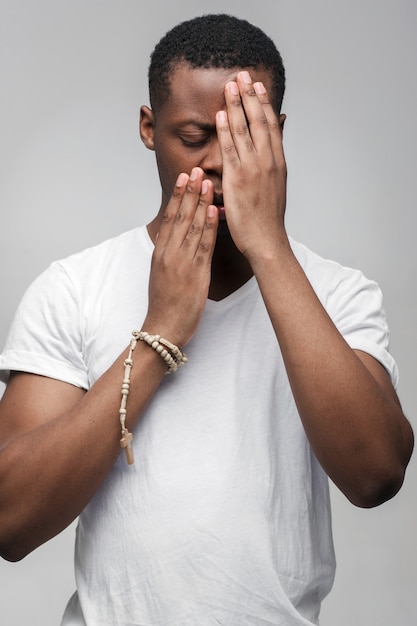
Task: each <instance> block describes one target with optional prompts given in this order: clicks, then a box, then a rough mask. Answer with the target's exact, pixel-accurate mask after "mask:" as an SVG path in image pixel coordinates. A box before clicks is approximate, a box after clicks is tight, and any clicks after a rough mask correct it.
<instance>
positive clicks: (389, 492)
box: [346, 468, 405, 509]
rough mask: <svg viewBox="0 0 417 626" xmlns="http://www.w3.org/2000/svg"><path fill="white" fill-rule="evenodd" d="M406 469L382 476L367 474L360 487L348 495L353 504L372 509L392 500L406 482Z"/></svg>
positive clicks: (399, 469)
mask: <svg viewBox="0 0 417 626" xmlns="http://www.w3.org/2000/svg"><path fill="white" fill-rule="evenodd" d="M404 476H405V469H404V468H398V470H397V471H395V472H394V471H391V472H390V473H385V474H384V475H382V476H370V475H368V476H366V477H365V478H364V479H363V480H362V481H361V484H360V486H359V487H357V488H356V489H354V490H353V491H352V492H350V493H347V494H346V496H347V498H348V499H349V500H350V502H351V503H352V504H354V505H355V506H357V507H359V508H363V509H371V508H374V507H377V506H380V505H381V504H384V503H385V502H387V501H388V500H391V499H392V498H393V497H394V496H395V495H396V494H397V493H398V492H399V491H400V489H401V487H402V484H403V482H404Z"/></svg>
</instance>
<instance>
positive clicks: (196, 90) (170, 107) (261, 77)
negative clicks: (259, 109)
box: [161, 63, 272, 117]
mask: <svg viewBox="0 0 417 626" xmlns="http://www.w3.org/2000/svg"><path fill="white" fill-rule="evenodd" d="M242 69H247V70H248V71H249V73H250V75H251V77H252V80H253V81H254V82H257V81H262V82H263V83H264V84H265V87H266V89H267V90H268V91H269V92H270V91H271V86H272V80H271V75H270V73H269V72H268V71H267V70H259V69H258V70H255V69H254V68H227V69H225V68H213V67H211V68H193V67H191V66H190V65H189V64H188V63H180V64H178V65H176V66H175V67H174V68H173V70H172V73H171V76H170V89H169V95H168V98H167V99H166V101H165V102H164V104H163V105H162V107H161V112H162V110H164V109H165V112H166V113H169V115H173V116H177V115H180V116H181V117H182V116H183V115H190V113H193V114H194V115H202V116H206V115H210V116H214V115H215V114H216V112H217V111H219V110H220V109H223V108H225V104H226V103H225V98H224V88H225V85H226V83H228V82H229V81H231V80H236V76H237V74H238V72H239V71H241V70H242Z"/></svg>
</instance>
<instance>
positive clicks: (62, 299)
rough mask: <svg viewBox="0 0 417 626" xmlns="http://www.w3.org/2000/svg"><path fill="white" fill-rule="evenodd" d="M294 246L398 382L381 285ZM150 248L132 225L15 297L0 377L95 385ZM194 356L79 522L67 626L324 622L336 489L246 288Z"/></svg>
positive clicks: (126, 326) (327, 298) (254, 294)
mask: <svg viewBox="0 0 417 626" xmlns="http://www.w3.org/2000/svg"><path fill="white" fill-rule="evenodd" d="M292 246H293V250H294V252H295V254H296V256H297V258H298V260H299V262H300V263H301V265H302V267H303V269H304V271H305V272H306V274H307V276H308V278H309V280H310V282H311V284H312V285H313V287H314V289H315V291H316V293H317V295H318V297H319V298H320V300H321V302H322V303H323V305H324V306H325V308H326V309H327V311H328V313H329V314H330V316H331V318H332V319H333V321H334V323H335V324H336V326H337V327H338V328H339V330H340V332H341V333H342V334H343V336H344V337H345V339H346V341H347V342H348V343H349V344H350V345H351V346H352V347H353V348H356V349H360V350H363V351H365V352H368V353H369V354H371V355H373V356H374V357H375V358H376V359H378V360H379V361H380V362H381V363H382V364H383V365H384V366H385V367H386V369H387V370H388V372H389V373H390V375H391V378H392V380H393V383H394V385H396V383H397V376H398V374H397V369H396V365H395V363H394V361H393V359H392V357H391V356H390V354H389V353H388V331H387V326H386V320H385V315H384V312H383V310H382V298H381V292H380V290H379V288H378V286H377V285H376V284H375V283H374V282H372V281H369V280H367V279H366V278H365V277H364V276H363V275H362V274H361V273H360V272H358V271H356V270H351V269H348V268H344V267H342V266H340V265H338V264H337V263H334V262H332V261H328V260H324V259H322V258H320V257H319V256H317V255H315V254H314V253H312V252H311V251H309V250H308V249H307V248H305V247H304V246H302V245H301V244H299V243H296V242H294V241H292ZM152 250H153V245H152V242H151V240H150V239H149V236H148V234H147V230H146V228H145V227H140V228H137V229H134V230H132V231H129V232H127V233H124V234H123V235H121V236H119V237H116V238H114V239H112V240H109V241H106V242H104V243H103V244H101V245H99V246H96V247H94V248H90V249H89V250H86V251H84V252H82V253H79V254H77V255H73V256H72V257H70V258H68V259H66V260H63V261H60V262H57V263H54V264H52V266H51V267H50V268H49V269H48V270H47V271H46V272H45V273H44V274H43V275H41V276H40V277H39V278H38V279H37V280H36V281H35V282H34V283H33V285H32V286H31V287H30V288H29V290H28V291H27V293H26V294H25V296H24V298H23V300H22V303H21V306H20V307H19V310H18V312H17V314H16V317H15V321H14V323H13V326H12V328H11V331H10V334H9V338H8V340H7V343H6V346H5V349H4V352H3V354H2V355H1V357H0V368H1V369H3V370H4V374H3V377H4V378H5V377H7V370H22V371H26V372H32V373H36V374H42V375H45V376H50V377H53V378H57V379H60V380H64V381H66V382H69V383H72V384H74V385H78V386H81V387H84V388H87V389H88V388H89V387H90V386H91V385H93V384H94V382H95V381H96V380H97V378H98V377H99V376H100V375H101V374H102V373H103V372H104V371H105V370H106V369H107V368H108V367H109V366H110V365H111V363H112V362H113V361H114V360H115V358H116V357H117V356H118V355H119V354H120V353H121V351H122V350H123V349H124V348H125V347H126V346H127V344H128V342H129V339H130V334H131V331H132V330H133V329H135V328H140V326H141V324H142V321H143V319H144V317H145V315H146V311H147V290H148V277H149V268H150V261H151V255H152ZM311 332H314V328H312V329H311ZM186 352H187V355H188V357H189V363H188V364H187V365H186V366H185V367H183V368H181V369H180V370H178V372H176V373H175V375H171V376H167V377H165V378H164V380H163V382H162V384H161V386H160V388H159V389H158V392H157V393H156V395H155V396H154V398H153V399H152V401H151V403H150V404H149V406H148V408H147V410H146V412H145V414H144V415H143V416H142V418H141V420H140V422H139V423H138V425H137V427H136V429H135V437H134V453H135V464H134V465H133V466H128V465H127V464H126V461H125V458H124V455H122V456H121V458H119V460H118V461H117V462H116V464H115V466H114V468H113V470H112V471H111V472H110V474H109V476H108V477H107V479H106V480H105V481H104V483H103V485H102V487H101V488H100V489H99V491H98V492H97V494H96V495H95V496H94V498H93V499H92V500H91V502H90V503H89V504H88V505H87V507H86V508H85V510H84V511H83V512H82V514H81V515H80V518H79V524H78V528H77V538H76V556H75V568H76V581H77V592H76V594H75V595H74V596H73V598H72V599H71V601H70V602H69V604H68V607H67V610H66V612H65V615H64V618H63V622H62V625H63V626H85V625H86V626H118V625H120V626H128V625H129V626H132V625H137V626H139V625H140V626H145V625H146V626H211V625H213V626H214V625H218V624H223V625H225V626H226V625H227V626H249V625H251V626H266V625H271V626H272V625H273V626H278V625H279V626H281V625H282V626H302V625H304V626H305V625H309V624H310V625H311V624H317V623H318V614H319V610H320V603H321V600H322V599H323V597H324V596H325V595H326V594H327V593H328V591H329V590H330V588H331V585H332V582H333V577H334V567H335V564H334V553H333V545H332V536H331V522H330V504H329V493H328V481H327V476H326V475H325V473H324V472H323V470H322V469H321V467H320V466H319V464H318V462H317V460H316V459H315V457H314V455H313V453H312V451H311V449H310V446H309V443H308V441H307V438H306V436H305V432H304V429H303V427H302V424H301V421H300V418H299V416H298V413H297V410H296V407H295V404H294V400H293V396H292V393H291V390H290V386H289V383H288V378H287V375H286V371H285V367H284V364H283V361H282V357H281V354H280V351H279V347H278V343H277V341H276V338H275V335H274V332H273V329H272V326H271V322H270V320H269V317H268V314H267V312H266V309H265V306H264V303H263V300H262V297H261V295H260V292H259V289H258V286H257V282H256V280H255V279H254V278H252V279H250V280H249V281H248V282H247V283H246V284H245V285H244V286H243V287H241V288H240V289H238V290H237V291H236V292H234V293H232V294H231V295H230V296H228V297H227V298H225V299H223V300H221V301H220V302H215V301H211V300H208V301H207V304H206V308H205V311H204V314H203V318H202V320H201V323H200V326H199V328H198V331H197V333H196V335H195V336H194V338H193V339H192V341H191V342H190V343H189V344H188V345H187V348H186ZM318 366H319V364H318ZM115 419H118V416H117V415H116V416H115Z"/></svg>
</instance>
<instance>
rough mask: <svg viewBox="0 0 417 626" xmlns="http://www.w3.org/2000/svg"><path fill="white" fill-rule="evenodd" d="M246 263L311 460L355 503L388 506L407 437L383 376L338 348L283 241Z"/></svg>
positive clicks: (399, 474)
mask: <svg viewBox="0 0 417 626" xmlns="http://www.w3.org/2000/svg"><path fill="white" fill-rule="evenodd" d="M251 264H252V267H253V269H254V272H255V275H256V277H257V280H258V283H259V286H260V289H261V292H262V295H263V298H264V301H265V305H266V307H267V310H268V312H269V315H270V318H271V321H272V324H273V326H274V329H275V332H276V335H277V339H278V342H279V345H280V349H281V352H282V355H283V359H284V362H285V366H286V369H287V373H288V377H289V381H290V384H291V388H292V391H293V394H294V398H295V402H296V404H297V408H298V411H299V414H300V417H301V420H302V422H303V425H304V428H305V431H306V434H307V437H308V439H309V441H310V444H311V446H312V448H313V450H314V453H315V455H316V456H317V458H318V460H319V461H320V463H321V464H322V466H323V468H324V469H325V471H326V472H327V473H328V475H329V476H330V477H331V478H332V480H333V481H334V482H335V483H336V484H337V485H338V486H339V488H340V489H341V490H342V491H343V492H344V493H345V495H346V496H347V497H348V498H349V499H350V500H351V501H352V502H354V503H355V504H358V505H360V506H372V505H374V504H378V503H380V502H381V501H383V500H386V499H388V498H389V497H391V496H392V495H394V493H395V492H396V491H397V490H398V489H399V487H400V486H401V483H402V480H403V474H404V470H405V467H406V465H407V462H408V460H409V456H410V454H411V449H412V433H411V429H410V426H409V424H408V422H407V420H406V419H405V418H404V416H403V413H402V411H401V407H400V405H399V402H398V400H397V398H396V395H395V393H394V391H393V390H392V392H391V384H390V383H389V381H388V377H387V375H386V373H385V372H383V371H382V368H381V372H377V368H378V367H379V366H378V364H376V363H375V371H371V370H370V368H369V367H367V366H366V365H365V363H366V364H368V363H369V365H370V366H371V367H372V369H373V367H374V366H373V365H372V364H371V361H372V359H371V358H370V357H367V355H363V358H360V357H359V356H358V353H355V352H354V351H353V350H352V349H351V348H350V347H349V345H348V344H347V343H346V342H345V340H344V339H343V337H342V336H341V334H340V333H339V331H338V330H337V328H336V327H335V325H334V324H333V322H332V320H331V319H330V317H329V316H328V314H327V313H326V311H325V310H324V308H323V306H322V305H321V303H320V301H319V300H318V298H317V296H316V294H315V292H314V290H313V289H312V287H311V285H310V283H309V281H308V280H307V277H306V276H305V274H304V272H303V270H302V268H301V266H300V265H299V263H298V261H297V260H296V258H295V256H294V255H293V253H292V251H291V249H290V246H289V244H288V242H287V241H286V238H285V236H283V238H282V241H281V245H280V246H278V248H277V249H276V251H275V252H274V255H271V256H270V257H269V258H265V257H264V256H262V255H259V256H258V257H257V258H256V259H255V258H253V259H251ZM366 359H368V361H367V360H366ZM374 374H375V375H374Z"/></svg>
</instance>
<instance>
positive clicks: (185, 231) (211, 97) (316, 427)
mask: <svg viewBox="0 0 417 626" xmlns="http://www.w3.org/2000/svg"><path fill="white" fill-rule="evenodd" d="M248 69H249V70H250V73H249V72H248V71H247V70H248ZM268 90H270V77H269V75H268V73H267V72H261V71H255V70H253V68H246V70H245V71H239V70H238V69H236V70H218V69H199V70H193V69H191V68H190V67H189V66H187V65H184V64H182V65H179V66H177V67H176V68H175V69H174V71H173V74H172V77H171V92H170V94H169V97H168V98H167V100H166V102H165V103H164V104H163V105H162V106H161V108H160V109H159V110H158V111H157V113H156V115H155V114H154V113H152V112H151V111H150V109H148V108H147V107H142V111H141V123H140V129H141V136H142V140H143V141H144V143H145V145H146V146H147V147H148V148H150V149H152V150H155V153H156V157H157V162H158V169H159V174H160V180H161V190H162V201H161V207H160V210H159V212H158V215H157V216H156V217H155V219H154V220H153V221H152V222H151V223H150V224H149V227H148V228H149V233H150V235H151V237H152V239H153V240H154V242H155V250H154V255H153V261H152V268H151V274H150V279H149V280H150V282H149V308H148V313H147V316H146V319H145V320H144V322H143V326H142V328H143V329H144V330H147V331H148V332H151V333H159V334H161V335H162V336H165V337H167V338H169V339H170V340H171V341H172V342H174V343H176V344H177V345H179V346H180V347H183V346H186V345H187V343H188V341H189V340H190V339H191V337H192V336H193V335H194V333H195V332H196V331H197V329H198V324H199V321H200V319H201V315H202V313H203V310H204V306H205V302H206V300H207V297H212V298H214V299H220V298H222V297H225V296H226V295H228V294H229V293H231V292H232V291H234V290H235V289H237V288H238V287H239V286H241V285H242V284H243V283H244V282H246V281H247V280H248V278H249V277H250V276H252V275H253V274H254V275H255V277H256V279H257V281H258V284H259V288H260V291H261V293H262V296H263V299H264V302H265V306H266V308H267V310H268V313H269V316H270V319H271V322H272V325H273V327H274V330H275V333H276V336H277V342H278V343H277V346H278V344H279V347H280V349H281V352H282V355H283V359H284V362H285V366H286V369H287V373H288V377H289V380H290V384H291V388H292V391H293V394H294V398H295V401H296V403H297V407H298V410H299V413H300V418H301V420H302V422H303V425H304V428H305V431H306V434H307V437H308V438H309V441H310V444H311V446H312V448H313V450H314V453H315V454H316V456H317V458H318V459H319V461H320V462H321V464H322V466H323V468H324V469H325V471H326V472H327V473H328V475H329V476H330V477H331V479H332V480H333V481H334V482H335V483H336V485H337V486H338V487H339V488H340V489H341V490H342V491H343V493H344V494H345V495H346V497H347V498H349V500H351V501H352V502H353V503H354V504H356V505H358V506H363V507H370V506H376V505H378V504H380V503H381V502H383V501H385V500H387V499H388V498H390V497H392V496H393V495H394V494H395V493H396V492H397V491H398V489H399V488H400V486H401V484H402V481H403V477H404V472H405V468H406V466H407V463H408V460H409V458H410V455H411V451H412V447H413V434H412V431H411V428H410V425H409V423H408V421H407V420H406V418H405V417H404V415H403V413H402V410H401V406H400V403H399V401H398V398H397V396H396V393H395V391H394V389H393V387H392V384H391V382H390V379H389V377H388V375H387V373H386V371H385V370H384V368H383V367H382V366H381V365H380V364H379V363H378V362H377V361H376V360H375V359H374V358H373V357H371V356H370V355H368V354H365V353H363V352H360V351H355V350H352V349H351V348H350V347H349V346H348V345H347V344H346V342H345V341H344V339H343V338H342V337H341V335H340V334H339V332H338V331H337V329H336V328H335V326H334V324H333V322H332V321H331V320H330V318H329V317H328V315H327V313H326V311H325V310H324V309H323V307H322V305H321V304H320V302H319V301H318V299H317V297H316V295H315V293H314V291H313V290H312V288H311V285H310V284H309V282H308V280H307V278H306V276H305V275H304V272H303V271H302V269H301V267H300V266H299V264H298V262H297V260H296V258H295V257H294V255H293V253H292V250H291V247H290V245H289V241H288V237H287V234H286V230H285V224H284V213H285V198H286V166H285V158H284V153H283V148H282V125H283V121H284V117H283V116H281V117H279V116H277V114H276V112H275V111H274V108H273V106H272V105H271V103H270V102H269V98H268ZM179 105H180V106H179ZM190 142H191V143H192V144H193V145H190ZM223 206H224V210H223V208H221V207H223ZM224 219H226V220H227V229H226V227H225V224H224ZM218 232H219V236H217V234H218ZM312 328H313V329H314V333H312V332H310V329H312ZM126 354H127V349H126V350H125V351H124V352H123V353H122V354H121V355H120V357H119V358H118V359H117V360H116V362H115V363H114V364H112V365H111V366H110V367H109V369H108V370H107V372H105V373H104V374H103V375H102V376H101V378H99V379H98V381H97V382H96V383H95V384H94V385H93V386H92V387H91V389H90V390H89V391H87V392H86V391H85V390H82V389H79V388H76V387H73V386H72V385H69V384H66V383H62V382H59V381H56V380H53V379H50V378H45V377H41V376H34V375H31V374H25V373H16V374H14V375H13V376H12V377H11V380H10V382H9V384H8V386H7V389H6V392H5V395H4V396H3V399H2V401H1V403H0V442H1V451H0V550H1V554H2V555H3V556H4V557H5V558H8V559H10V560H17V559H20V558H22V557H24V556H25V555H26V554H27V553H28V552H30V551H31V550H33V549H34V548H36V547H37V546H38V545H40V544H41V543H43V542H44V541H46V540H48V539H49V538H50V537H53V536H54V535H56V534H57V533H58V532H60V531H61V530H62V529H63V528H65V527H66V526H67V525H68V524H69V523H71V521H72V520H74V519H75V518H76V517H77V516H78V515H79V513H80V512H81V511H82V509H83V508H84V507H85V505H86V504H87V503H88V501H89V500H90V499H91V497H92V496H93V495H94V493H95V492H96V490H97V489H98V488H99V487H100V485H101V484H102V482H103V480H104V478H105V477H106V475H107V474H108V472H109V471H110V470H111V468H112V466H113V463H114V461H115V460H116V458H117V456H118V454H119V453H120V447H119V438H120V428H119V422H118V419H117V416H118V408H119V405H120V377H121V372H122V371H123V360H124V358H125V357H126ZM135 359H136V361H135V367H134V368H133V369H132V379H131V393H130V395H129V414H128V421H127V426H128V428H129V430H133V429H134V426H135V424H136V423H137V421H138V420H139V419H140V417H141V415H142V413H143V411H144V410H145V407H146V405H147V403H148V402H149V400H150V399H151V398H152V396H153V394H154V393H157V389H158V386H159V383H160V381H161V380H162V378H163V376H164V374H165V364H164V362H163V361H162V359H161V358H160V357H159V355H157V354H156V353H155V351H154V350H152V349H150V348H149V346H147V345H146V344H143V343H142V342H140V343H139V344H138V347H137V349H136V351H135ZM186 367H192V364H191V363H190V364H188V365H187V366H186ZM115 416H116V417H115ZM92 438H94V446H91V443H90V442H91V440H92ZM45 459H48V462H47V463H45ZM34 477H35V478H34ZM34 481H35V482H34ZM63 484H65V487H66V488H65V490H64V489H62V485H63ZM35 488H36V490H37V494H38V497H37V498H36V499H33V498H31V497H30V496H31V494H32V492H33V490H34V489H35ZM51 503H53V507H51Z"/></svg>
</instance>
